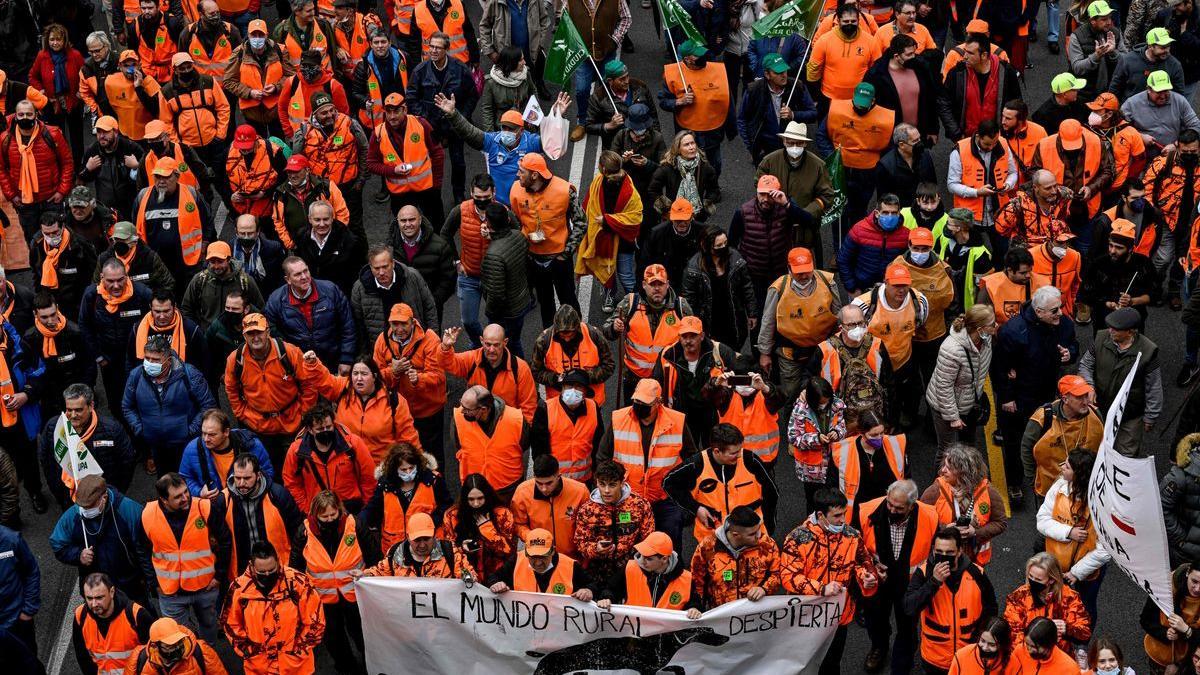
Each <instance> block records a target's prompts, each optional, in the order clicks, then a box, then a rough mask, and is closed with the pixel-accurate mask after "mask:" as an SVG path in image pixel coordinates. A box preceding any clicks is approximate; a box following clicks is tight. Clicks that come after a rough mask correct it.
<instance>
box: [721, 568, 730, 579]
mask: <svg viewBox="0 0 1200 675" xmlns="http://www.w3.org/2000/svg"><path fill="white" fill-rule="evenodd" d="M721 580H722V581H733V570H725V571H724V572H721Z"/></svg>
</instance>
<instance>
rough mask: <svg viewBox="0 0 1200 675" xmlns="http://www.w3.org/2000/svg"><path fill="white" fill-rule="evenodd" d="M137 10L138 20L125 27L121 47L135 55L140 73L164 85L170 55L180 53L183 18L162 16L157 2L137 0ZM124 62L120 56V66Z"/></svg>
mask: <svg viewBox="0 0 1200 675" xmlns="http://www.w3.org/2000/svg"><path fill="white" fill-rule="evenodd" d="M138 10H139V11H140V12H141V13H140V14H138V16H137V18H135V19H133V20H132V21H129V22H128V23H126V24H125V41H124V44H126V45H128V46H129V49H132V50H135V51H136V53H137V56H138V61H139V64H140V66H141V70H142V72H143V73H145V75H146V76H147V77H150V78H151V79H153V80H155V81H157V82H158V83H159V84H161V85H165V84H167V83H168V82H170V81H171V69H172V68H173V67H174V65H175V64H174V63H173V62H172V60H173V55H174V54H176V53H177V52H178V51H179V47H178V46H177V45H178V44H179V33H181V32H182V31H183V17H182V16H178V15H175V14H172V15H170V16H167V15H165V14H163V12H162V10H161V9H160V7H159V3H158V0H138ZM114 24H115V25H118V26H119V25H121V24H119V23H116V22H114ZM124 62H125V59H124V58H123V55H122V58H121V63H122V65H124Z"/></svg>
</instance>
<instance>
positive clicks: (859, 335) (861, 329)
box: [846, 326, 867, 342]
mask: <svg viewBox="0 0 1200 675" xmlns="http://www.w3.org/2000/svg"><path fill="white" fill-rule="evenodd" d="M866 334H867V327H866V326H855V327H854V328H851V329H850V330H848V331H846V337H848V338H850V339H851V340H853V341H854V342H858V341H859V340H862V339H863V336H865V335H866Z"/></svg>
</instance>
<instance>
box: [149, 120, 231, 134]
mask: <svg viewBox="0 0 1200 675" xmlns="http://www.w3.org/2000/svg"><path fill="white" fill-rule="evenodd" d="M253 128H254V127H251V129H253ZM165 133H167V123H166V122H163V121H162V120H150V121H149V122H146V129H145V131H144V132H143V137H144V138H158V137H159V136H162V135H163V134H165Z"/></svg>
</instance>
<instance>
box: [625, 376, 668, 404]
mask: <svg viewBox="0 0 1200 675" xmlns="http://www.w3.org/2000/svg"><path fill="white" fill-rule="evenodd" d="M661 396H662V385H661V384H659V383H658V380H652V379H650V378H648V377H645V378H642V379H640V380H638V383H637V386H636V387H634V389H633V396H630V397H629V398H630V399H632V400H634V401H637V402H638V403H654V402H655V401H657V400H658V399H659V398H660V397H661Z"/></svg>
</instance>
